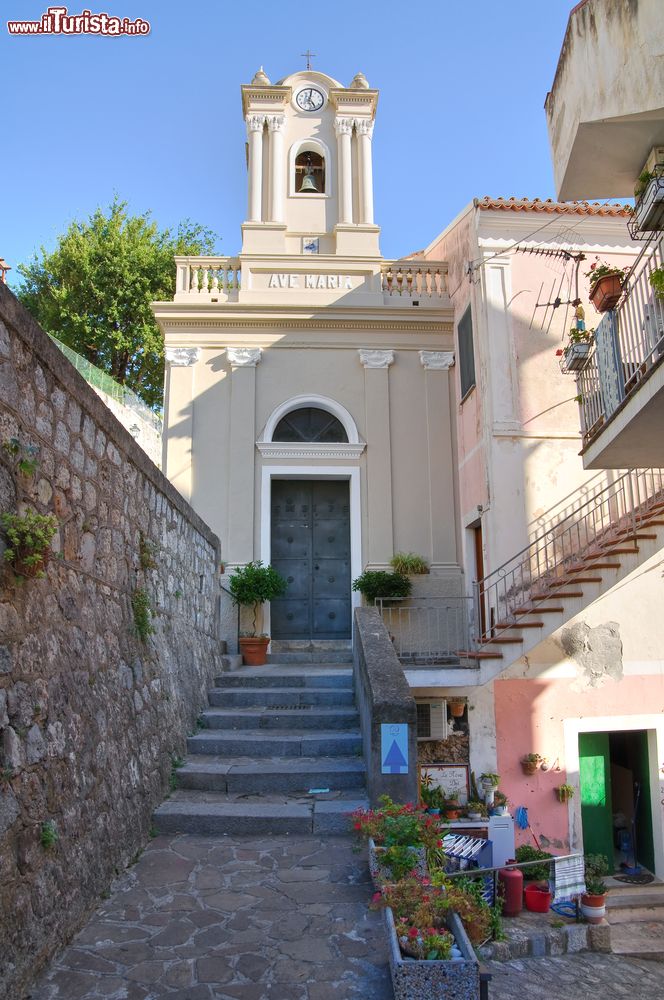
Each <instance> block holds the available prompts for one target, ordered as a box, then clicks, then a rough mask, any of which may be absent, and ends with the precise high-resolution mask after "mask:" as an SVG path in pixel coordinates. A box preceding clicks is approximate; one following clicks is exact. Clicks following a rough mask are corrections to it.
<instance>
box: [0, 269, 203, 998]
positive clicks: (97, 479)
mask: <svg viewBox="0 0 664 1000" xmlns="http://www.w3.org/2000/svg"><path fill="white" fill-rule="evenodd" d="M12 438H17V439H18V441H19V442H20V444H21V446H22V447H32V448H34V449H35V455H36V461H37V467H36V470H35V472H34V474H32V473H21V472H20V470H19V469H18V467H17V458H20V454H19V456H15V455H12V454H11V452H10V451H9V450H8V449H6V448H4V447H2V445H4V444H5V443H6V442H8V441H10V440H11V439H12ZM25 507H31V508H34V509H35V510H37V511H38V512H39V513H41V514H47V513H50V514H54V515H55V517H56V518H57V522H58V528H57V532H56V535H55V537H54V540H53V543H52V550H53V552H52V558H51V560H50V562H49V563H48V567H47V571H46V576H45V578H43V579H34V580H27V581H25V582H23V583H20V582H18V581H17V580H16V579H15V578H14V576H13V574H12V573H11V572H10V571H9V570H4V571H3V576H2V580H1V582H0V643H1V644H0V745H1V749H2V761H1V767H0V996H1V997H3V998H4V997H12V998H14V997H16V996H18V995H20V994H21V987H22V985H23V984H25V983H26V982H28V981H29V979H30V977H31V976H32V975H34V973H35V972H37V971H38V969H39V968H40V966H41V965H42V964H43V963H44V962H45V961H46V960H47V959H48V957H49V955H50V954H51V953H52V952H53V951H54V950H55V949H56V948H58V947H59V946H60V945H62V944H63V943H64V942H65V941H66V940H67V939H68V937H70V936H71V934H72V933H73V932H74V931H75V930H76V929H77V928H78V927H79V926H80V925H81V923H82V922H83V921H84V919H85V917H86V915H87V913H88V911H89V910H90V908H91V907H92V906H94V905H95V904H96V902H97V901H98V898H99V895H100V893H101V892H102V891H104V890H106V889H107V888H108V886H109V884H110V882H111V880H112V878H113V877H114V874H115V873H117V871H118V870H119V869H122V868H123V867H124V866H125V865H126V864H127V863H128V862H129V861H130V860H131V858H132V857H133V856H134V855H135V854H136V852H137V851H140V850H141V848H142V847H143V846H144V844H145V842H146V840H147V837H148V831H149V828H150V817H151V814H152V811H153V809H154V807H155V806H156V805H157V804H158V803H159V802H160V801H161V799H162V797H163V793H164V791H165V789H166V787H167V784H168V777H169V772H170V769H171V754H172V753H174V752H178V753H182V752H183V749H184V742H185V736H186V734H187V731H188V730H190V729H191V728H192V727H193V723H194V720H195V718H196V716H197V714H198V712H199V711H200V709H201V707H202V706H203V704H204V700H205V695H206V692H207V688H208V686H209V685H210V682H211V679H212V678H213V677H214V675H215V674H216V673H218V672H219V671H220V667H221V664H220V656H219V652H220V649H219V642H218V638H217V636H218V627H219V626H218V608H217V604H218V584H217V580H218V576H217V574H218V569H219V566H218V564H219V543H218V540H217V538H216V537H215V535H214V534H213V533H212V532H211V531H210V530H209V528H208V527H207V526H206V525H205V524H204V523H203V522H202V521H201V520H200V518H199V517H198V516H197V515H196V514H195V513H194V511H193V510H192V509H191V508H190V507H189V506H188V504H187V503H185V501H184V500H183V499H182V497H181V496H179V494H178V493H177V492H176V490H174V489H173V487H172V486H171V484H170V483H169V482H168V481H167V480H166V479H165V478H164V477H163V476H162V475H161V473H160V472H159V470H158V469H157V468H156V467H155V466H154V465H153V464H152V463H151V462H150V461H149V459H148V458H147V457H146V455H145V453H144V452H143V451H142V449H141V448H140V447H139V446H138V445H137V444H136V442H135V441H134V440H133V438H132V437H131V435H130V434H129V433H128V432H127V431H125V430H124V428H123V427H122V426H121V425H120V424H119V422H118V421H117V420H116V419H115V417H114V416H113V415H112V414H111V413H110V411H109V410H107V409H106V407H105V406H104V405H103V403H102V402H101V401H100V399H99V398H98V396H97V395H96V394H95V393H94V391H93V390H92V389H91V388H90V387H89V386H88V385H87V383H85V382H84V381H83V379H82V378H81V377H80V376H79V375H78V373H77V372H76V371H75V370H74V369H73V367H72V366H71V365H70V363H69V362H68V361H67V360H66V359H65V358H64V357H63V355H62V354H61V353H60V351H58V349H57V348H56V347H55V346H54V345H53V344H52V343H51V342H50V341H49V339H48V338H47V337H46V335H45V334H44V333H43V332H42V331H41V330H40V328H39V327H38V326H37V324H36V323H35V322H34V321H33V320H32V319H31V317H30V316H29V315H28V314H27V313H26V312H25V310H24V309H23V308H22V307H21V306H20V305H19V304H18V302H17V301H16V299H14V297H13V296H12V295H11V293H10V292H9V291H7V290H6V288H5V287H4V286H0V511H2V512H6V511H16V510H17V509H19V510H23V509H24V508H25ZM141 535H142V536H143V537H144V539H145V541H146V542H147V543H149V545H150V546H151V556H149V557H148V561H153V562H154V566H152V567H147V566H145V565H143V566H142V565H141V556H140V548H141ZM2 547H3V548H4V546H2ZM144 551H145V550H144ZM145 561H146V560H145V559H144V560H143V562H144V563H145ZM136 588H143V589H145V591H146V592H147V594H148V595H149V600H150V604H151V606H152V609H153V618H152V625H153V627H154V630H155V631H154V634H153V635H151V636H150V637H149V638H148V639H147V640H146V641H139V639H138V638H137V636H136V634H135V623H134V617H133V612H132V605H131V596H132V594H133V593H134V592H135V590H136ZM44 824H51V825H52V828H53V830H54V831H55V834H56V835H57V840H56V842H55V843H54V844H53V845H52V846H50V847H48V846H44V845H43V843H42V839H41V835H42V830H43V829H44Z"/></svg>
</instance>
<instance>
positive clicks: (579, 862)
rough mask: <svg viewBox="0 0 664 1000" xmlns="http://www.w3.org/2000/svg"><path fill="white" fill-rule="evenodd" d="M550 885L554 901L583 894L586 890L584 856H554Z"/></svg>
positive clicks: (574, 897)
mask: <svg viewBox="0 0 664 1000" xmlns="http://www.w3.org/2000/svg"><path fill="white" fill-rule="evenodd" d="M549 886H550V888H551V892H552V893H553V902H554V903H561V902H563V901H564V900H566V899H576V898H577V896H581V895H582V894H583V893H584V892H585V891H586V879H585V866H584V863H583V857H578V858H554V859H553V865H552V867H551V879H550V882H549Z"/></svg>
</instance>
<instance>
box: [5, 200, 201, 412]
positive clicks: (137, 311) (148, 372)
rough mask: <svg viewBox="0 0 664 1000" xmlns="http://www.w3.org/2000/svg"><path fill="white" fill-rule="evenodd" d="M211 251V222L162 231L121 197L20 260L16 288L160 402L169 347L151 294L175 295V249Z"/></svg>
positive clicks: (101, 364)
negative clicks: (52, 244) (51, 244)
mask: <svg viewBox="0 0 664 1000" xmlns="http://www.w3.org/2000/svg"><path fill="white" fill-rule="evenodd" d="M213 251H214V234H213V233H212V232H211V231H210V230H209V229H206V228H204V227H203V226H199V225H196V224H194V223H192V222H190V221H189V220H185V221H184V222H181V223H180V225H179V226H178V229H177V232H173V231H171V230H168V229H165V230H163V231H161V232H160V231H159V230H158V228H157V225H156V223H155V222H153V221H151V219H150V213H149V212H146V213H145V214H144V215H135V216H131V215H129V214H128V212H127V203H126V202H123V201H118V200H117V198H116V199H115V200H114V201H113V202H112V204H111V205H109V207H108V210H107V211H104V210H103V209H101V208H98V209H97V211H96V212H95V213H94V214H93V215H92V216H91V217H90V218H89V219H88V220H87V221H85V222H72V224H71V225H70V226H69V228H68V229H67V231H66V232H65V233H64V234H63V235H62V236H60V238H59V239H58V244H57V246H56V248H55V250H54V251H53V252H52V253H48V252H47V251H46V249H45V248H44V247H41V250H40V253H39V254H35V256H34V258H33V259H32V260H31V261H30V262H29V263H28V264H22V265H20V266H19V268H18V271H19V273H20V274H21V276H22V277H23V285H22V287H21V288H20V289H19V292H18V296H19V298H20V299H21V301H22V302H23V304H24V305H25V306H27V308H28V309H29V310H30V312H31V313H32V314H33V316H34V317H35V318H36V319H37V320H38V321H39V322H40V323H41V325H42V326H43V327H44V329H45V330H46V331H47V332H48V333H51V334H52V335H53V336H54V337H57V338H58V339H59V340H61V341H63V343H65V344H67V346H68V347H71V348H72V349H73V350H74V351H77V352H78V353H79V354H81V355H83V357H85V358H87V360H88V361H91V362H92V364H94V365H96V366H97V367H98V368H101V369H102V371H105V372H107V374H109V375H110V376H111V377H112V378H114V379H115V381H116V382H119V383H120V384H121V385H126V386H128V387H129V388H130V389H133V391H134V392H135V393H136V394H137V395H138V396H140V397H141V399H143V400H144V401H145V402H146V403H147V404H148V406H151V407H153V408H158V407H159V406H160V405H161V402H162V393H163V381H164V348H163V343H162V337H161V333H160V331H159V328H158V326H157V324H156V322H155V320H154V316H153V315H152V310H151V309H150V302H152V301H154V300H168V299H171V298H172V297H173V293H174V291H175V267H174V264H173V256H174V255H175V254H211V253H213Z"/></svg>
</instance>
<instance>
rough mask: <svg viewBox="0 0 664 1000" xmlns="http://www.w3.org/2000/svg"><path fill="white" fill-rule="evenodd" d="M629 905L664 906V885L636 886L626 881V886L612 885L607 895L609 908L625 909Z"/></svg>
mask: <svg viewBox="0 0 664 1000" xmlns="http://www.w3.org/2000/svg"><path fill="white" fill-rule="evenodd" d="M629 906H664V885H663V886H660V885H657V886H653V885H644V886H636V885H629V883H625V888H624V889H623V888H622V886H621V888H620V889H615V888H613V887H611V890H610V892H609V894H608V896H607V897H606V907H607V910H618V909H621V908H622V909H624V908H625V907H629Z"/></svg>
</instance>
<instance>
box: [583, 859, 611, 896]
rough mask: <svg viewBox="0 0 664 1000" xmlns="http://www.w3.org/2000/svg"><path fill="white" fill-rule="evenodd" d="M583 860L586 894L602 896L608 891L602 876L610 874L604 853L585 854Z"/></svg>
mask: <svg viewBox="0 0 664 1000" xmlns="http://www.w3.org/2000/svg"><path fill="white" fill-rule="evenodd" d="M583 861H584V867H585V879H586V891H587V893H588V895H589V896H603V895H604V893H605V892H607V891H608V890H607V886H606V882H604V881H603V877H604V876H606V875H609V874H610V868H609V862H608V860H607V858H606V856H605V855H604V854H586V856H585V857H584V859H583Z"/></svg>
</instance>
